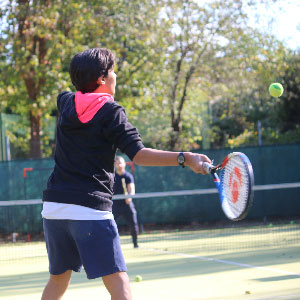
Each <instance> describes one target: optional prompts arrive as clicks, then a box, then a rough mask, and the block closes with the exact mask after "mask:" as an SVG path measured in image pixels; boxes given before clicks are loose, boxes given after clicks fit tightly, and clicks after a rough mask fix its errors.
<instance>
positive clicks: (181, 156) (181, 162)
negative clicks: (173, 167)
mask: <svg viewBox="0 0 300 300" xmlns="http://www.w3.org/2000/svg"><path fill="white" fill-rule="evenodd" d="M178 162H179V163H180V164H183V163H184V156H183V155H179V156H178Z"/></svg>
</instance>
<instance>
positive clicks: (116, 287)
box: [42, 48, 211, 300]
mask: <svg viewBox="0 0 300 300" xmlns="http://www.w3.org/2000/svg"><path fill="white" fill-rule="evenodd" d="M114 64H115V61H114V56H113V55H112V53H111V51H110V50H108V49H100V48H96V49H90V50H87V51H84V52H81V53H78V54H76V55H75V56H74V57H73V58H72V60H71V63H70V77H71V80H72V83H73V85H74V86H75V88H76V90H77V92H76V93H75V94H74V93H71V92H62V93H61V94H59V96H58V98H57V107H58V111H59V119H58V124H57V140H56V149H55V167H54V170H53V172H52V174H51V176H50V178H49V180H48V184H47V189H46V190H45V191H44V194H43V211H42V216H43V224H44V232H45V241H46V246H47V251H48V258H49V271H50V279H49V281H48V283H47V285H46V287H45V289H44V291H43V295H42V300H49V299H51V300H56V299H61V298H62V296H63V294H64V292H65V291H66V289H67V287H68V285H69V282H70V279H71V273H72V270H73V271H75V272H78V271H80V270H81V268H82V266H84V269H85V271H86V274H87V277H88V278H89V279H94V278H98V277H102V280H103V282H104V285H105V287H106V288H107V290H108V292H109V293H110V295H111V299H112V300H128V299H131V291H130V286H129V279H128V276H127V273H126V271H127V269H126V265H125V261H124V258H123V254H122V251H121V247H120V240H119V234H118V230H117V227H116V223H115V221H114V218H113V215H112V213H111V211H112V196H113V185H114V160H115V154H116V150H117V148H119V149H120V150H121V151H122V152H123V153H125V154H126V155H127V156H128V157H129V158H130V159H131V160H133V161H134V162H135V163H136V164H137V165H142V166H176V165H178V164H179V165H182V166H188V167H190V168H191V169H192V170H193V171H194V172H195V173H201V174H205V171H204V170H203V168H202V164H203V162H204V161H207V162H209V163H211V161H210V159H209V158H208V157H207V156H205V155H202V154H194V153H191V152H185V153H178V152H169V151H161V150H155V149H150V148H145V147H144V145H143V143H142V140H141V137H140V135H139V133H138V131H137V129H136V128H134V127H133V126H132V125H131V124H130V123H129V122H128V120H127V117H126V114H125V111H124V109H123V107H122V106H120V105H119V104H117V103H116V102H114V98H113V96H114V94H115V86H116V74H115V73H114Z"/></svg>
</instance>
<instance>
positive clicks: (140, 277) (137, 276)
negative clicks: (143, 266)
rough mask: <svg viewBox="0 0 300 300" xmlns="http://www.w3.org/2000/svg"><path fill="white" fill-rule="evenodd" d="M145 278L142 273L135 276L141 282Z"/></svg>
mask: <svg viewBox="0 0 300 300" xmlns="http://www.w3.org/2000/svg"><path fill="white" fill-rule="evenodd" d="M142 280H143V278H142V276H141V275H136V276H135V281H136V282H141V281H142Z"/></svg>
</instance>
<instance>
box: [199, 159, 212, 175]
mask: <svg viewBox="0 0 300 300" xmlns="http://www.w3.org/2000/svg"><path fill="white" fill-rule="evenodd" d="M202 167H203V169H204V171H205V172H206V173H207V174H210V173H211V171H212V170H214V169H215V166H214V165H212V164H209V163H208V162H206V161H205V162H204V163H203V164H202Z"/></svg>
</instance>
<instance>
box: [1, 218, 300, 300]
mask: <svg viewBox="0 0 300 300" xmlns="http://www.w3.org/2000/svg"><path fill="white" fill-rule="evenodd" d="M121 239H122V247H123V250H124V255H125V258H126V260H127V265H128V269H129V272H128V274H129V276H130V280H131V282H132V292H133V297H134V299H145V300H148V299H158V300H159V299H174V300H176V299H185V300H195V299H214V300H221V299H225V300H227V299H228V300H229V299H230V300H233V299H236V300H240V299H247V300H250V299H251V300H254V299H257V300H258V299H261V300H262V299H287V300H289V299H300V271H299V270H300V220H299V221H294V220H293V221H292V222H283V223H282V222H281V223H279V224H249V223H243V222H242V223H239V224H237V223H235V224H234V226H226V227H224V226H219V227H218V228H203V227H202V228H196V226H195V228H189V229H187V228H183V229H168V230H162V229H159V228H156V229H155V230H149V231H148V232H147V231H146V232H145V233H143V234H142V235H140V248H138V249H133V248H132V244H131V237H130V236H127V235H122V236H121ZM0 251H1V253H0V255H1V257H2V259H1V261H0V264H1V268H0V299H7V300H12V299H25V300H26V299H40V295H41V292H42V289H43V287H44V285H45V283H46V281H47V279H48V271H47V258H46V251H45V245H44V243H43V242H30V243H28V242H27V243H24V242H23V243H18V242H17V243H10V244H6V245H5V246H4V247H3V246H2V247H1V248H0ZM136 275H141V276H142V277H143V280H142V281H141V282H135V276H136ZM64 299H72V300H74V299H109V295H108V294H107V292H106V290H105V288H104V285H103V284H102V282H101V281H100V280H91V281H88V280H87V279H86V277H85V273H84V271H83V272H81V273H80V274H77V273H76V274H75V273H74V274H73V277H72V282H71V286H70V289H68V291H67V293H66V295H65V297H64Z"/></svg>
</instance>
